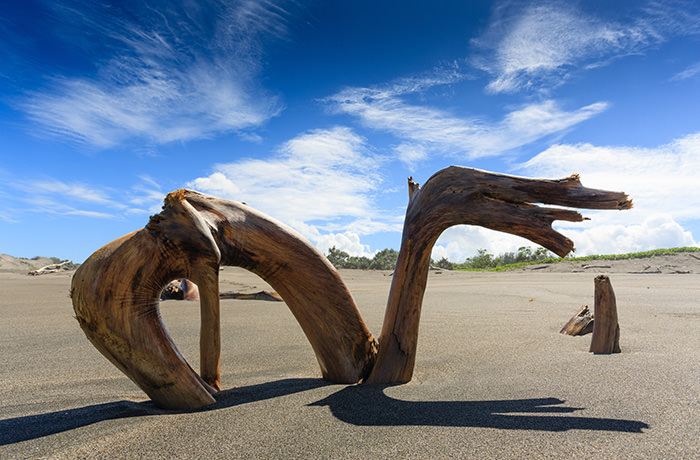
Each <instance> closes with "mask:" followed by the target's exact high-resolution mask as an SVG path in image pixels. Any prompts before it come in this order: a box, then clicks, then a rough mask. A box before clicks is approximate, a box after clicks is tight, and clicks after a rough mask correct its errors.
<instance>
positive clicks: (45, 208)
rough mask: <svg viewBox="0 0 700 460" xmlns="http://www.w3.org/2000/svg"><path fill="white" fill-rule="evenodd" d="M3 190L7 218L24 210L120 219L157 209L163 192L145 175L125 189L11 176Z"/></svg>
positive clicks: (16, 219) (17, 218)
mask: <svg viewBox="0 0 700 460" xmlns="http://www.w3.org/2000/svg"><path fill="white" fill-rule="evenodd" d="M5 188H6V191H4V193H2V196H4V197H5V200H6V202H7V205H8V207H11V208H12V209H13V210H14V212H13V214H12V218H11V220H10V218H9V216H8V217H3V216H2V215H0V218H2V219H3V220H6V221H8V222H19V221H21V215H22V214H26V213H45V214H57V215H64V216H83V217H92V218H99V219H119V218H122V217H124V216H127V215H130V214H147V213H155V212H158V210H159V209H160V206H161V204H162V201H163V197H164V196H165V193H162V192H161V191H160V186H159V185H158V184H157V183H156V182H155V181H153V180H152V179H150V178H149V177H147V176H144V177H142V178H140V181H139V182H137V183H136V184H135V185H133V186H132V187H131V188H129V189H127V190H126V191H121V190H116V189H113V188H110V187H107V186H103V185H90V184H86V183H83V182H68V181H63V180H58V179H55V178H50V177H49V178H46V177H45V178H42V179H24V180H17V179H12V180H9V181H6V182H5Z"/></svg>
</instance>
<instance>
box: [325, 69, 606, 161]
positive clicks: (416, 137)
mask: <svg viewBox="0 0 700 460" xmlns="http://www.w3.org/2000/svg"><path fill="white" fill-rule="evenodd" d="M451 81H452V80H439V79H430V80H424V81H415V80H409V81H408V83H406V82H404V81H400V82H398V83H393V84H389V85H386V86H385V87H380V88H346V89H344V90H342V91H340V92H338V93H336V94H334V95H332V96H330V97H328V98H326V99H325V100H324V101H325V102H326V103H328V104H329V105H330V107H331V108H332V109H333V110H335V111H337V112H339V113H346V114H349V115H353V116H355V117H357V118H358V119H359V120H360V122H361V123H362V124H363V125H365V126H366V127H368V128H372V129H377V130H384V131H388V132H391V133H392V134H394V135H395V136H396V137H397V138H399V139H401V140H402V143H401V144H400V145H398V146H397V147H396V149H395V153H396V154H397V156H398V157H399V158H400V159H402V160H404V161H405V162H407V163H413V162H415V161H420V160H423V159H425V158H427V157H428V156H429V155H430V154H431V153H432V154H436V153H439V154H447V155H449V156H457V157H463V158H468V159H475V158H480V157H486V156H493V155H499V154H502V153H504V152H506V151H508V150H511V149H514V148H517V147H521V146H523V145H526V144H528V143H530V142H533V141H535V140H537V139H540V138H542V137H545V136H548V135H551V134H555V133H558V132H561V131H563V130H565V129H567V128H569V127H571V126H574V125H576V124H577V123H580V122H582V121H584V120H587V119H588V118H591V117H592V116H594V115H596V114H598V113H600V112H602V111H604V110H605V109H606V108H607V104H606V103H604V102H597V103H594V104H590V105H587V106H584V107H580V108H578V109H576V110H573V111H567V110H564V109H562V108H561V107H560V104H559V103H558V102H557V101H554V100H544V101H540V102H535V103H529V104H524V105H522V106H521V107H519V108H516V109H514V110H511V111H510V112H508V113H506V114H505V115H504V117H503V118H502V119H501V120H500V121H490V120H485V119H483V118H478V117H472V118H465V117H460V116H457V115H454V114H452V113H450V112H448V111H446V110H444V109H439V108H435V107H430V106H422V105H414V104H411V103H409V102H408V101H407V97H408V96H410V95H413V94H415V93H416V92H421V91H424V90H425V89H427V88H430V87H432V86H435V85H440V84H445V83H449V82H451Z"/></svg>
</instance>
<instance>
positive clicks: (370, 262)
mask: <svg viewBox="0 0 700 460" xmlns="http://www.w3.org/2000/svg"><path fill="white" fill-rule="evenodd" d="M326 257H327V258H328V260H329V261H330V263H331V264H333V266H334V267H335V268H358V269H361V270H393V269H394V267H395V266H396V259H398V257H399V253H398V251H395V250H393V249H382V250H381V251H379V252H378V253H376V254H375V255H374V257H373V258H371V259H370V258H368V257H364V256H362V257H356V256H351V255H349V254H348V253H347V252H345V251H341V250H339V249H336V247H335V246H333V247H332V248H330V249H329V250H328V254H326Z"/></svg>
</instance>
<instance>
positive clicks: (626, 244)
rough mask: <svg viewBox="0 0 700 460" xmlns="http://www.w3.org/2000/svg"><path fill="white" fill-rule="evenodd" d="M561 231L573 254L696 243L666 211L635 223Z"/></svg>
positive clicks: (607, 252)
mask: <svg viewBox="0 0 700 460" xmlns="http://www.w3.org/2000/svg"><path fill="white" fill-rule="evenodd" d="M565 233H566V235H567V236H568V237H569V238H571V239H572V240H573V241H575V243H576V255H582V256H584V255H590V254H624V253H628V252H639V251H648V250H651V249H659V248H677V247H683V246H698V242H696V241H695V240H694V238H693V235H692V233H691V232H690V231H688V230H685V229H684V228H683V227H682V226H681V225H680V224H679V223H678V222H676V221H675V220H674V219H673V218H672V217H671V216H670V215H668V214H652V215H649V216H648V217H647V218H646V219H644V220H643V221H642V222H641V223H639V224H632V225H629V224H613V225H594V226H591V227H590V228H588V229H585V230H571V229H569V230H567V231H565Z"/></svg>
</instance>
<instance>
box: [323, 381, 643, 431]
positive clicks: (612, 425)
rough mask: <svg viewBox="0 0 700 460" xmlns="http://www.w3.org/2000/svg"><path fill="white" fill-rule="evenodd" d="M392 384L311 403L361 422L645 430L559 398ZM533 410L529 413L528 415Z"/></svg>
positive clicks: (356, 388) (355, 389)
mask: <svg viewBox="0 0 700 460" xmlns="http://www.w3.org/2000/svg"><path fill="white" fill-rule="evenodd" d="M388 386H390V385H359V386H350V387H346V388H344V389H342V390H340V391H338V392H337V393H334V394H332V395H330V396H328V397H327V398H324V399H322V400H320V401H317V402H315V403H312V404H310V405H311V406H328V407H329V408H330V410H331V413H332V414H333V415H334V416H335V417H336V418H338V419H339V420H341V421H343V422H345V423H349V424H352V425H358V426H453V427H485V428H500V429H506V430H538V431H566V430H594V431H619V432H625V433H641V432H642V429H644V428H649V425H647V424H646V423H644V422H639V421H635V420H622V419H610V418H592V417H577V416H570V415H554V414H570V413H573V412H576V411H579V410H582V409H583V408H577V407H565V406H561V404H564V401H562V400H560V399H557V398H535V399H512V400H501V401H403V400H399V399H394V398H391V397H389V396H387V395H385V394H384V389H385V388H387V387H388ZM523 414H527V415H523Z"/></svg>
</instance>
